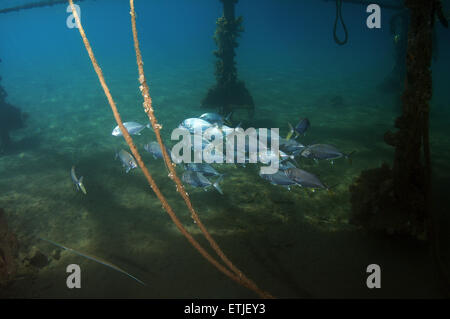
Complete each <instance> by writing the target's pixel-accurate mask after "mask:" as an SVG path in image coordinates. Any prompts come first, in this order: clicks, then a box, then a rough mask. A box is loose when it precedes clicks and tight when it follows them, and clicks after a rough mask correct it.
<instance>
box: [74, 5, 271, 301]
mask: <svg viewBox="0 0 450 319" xmlns="http://www.w3.org/2000/svg"><path fill="white" fill-rule="evenodd" d="M68 1H69V4H70V6H71V9H72V14H73V16H74V18H75V21H76V22H77V25H78V30H79V32H80V35H81V38H82V40H83V43H84V45H85V47H86V51H87V52H88V55H89V58H90V59H91V62H92V66H93V67H94V70H95V72H96V73H97V76H98V79H99V82H100V84H101V86H102V88H103V91H104V93H105V95H106V97H107V99H108V102H109V105H110V107H111V110H112V112H113V115H114V118H115V120H116V122H117V124H118V126H119V128H120V131H121V132H122V134H123V136H124V138H125V141H126V142H127V144H128V146H129V147H130V150H131V152H132V154H133V156H134V157H135V158H136V161H137V163H138V165H139V167H140V168H141V170H142V172H143V173H144V176H145V178H146V179H147V181H148V183H149V185H150V187H151V188H152V190H153V191H154V192H155V194H156V196H157V197H158V199H159V201H160V202H161V204H162V206H163V208H164V210H165V211H166V212H167V213H168V214H169V216H170V218H171V219H172V221H173V222H174V224H175V225H176V226H177V228H178V230H179V231H180V232H181V233H182V234H183V236H185V237H186V239H187V240H188V241H189V243H190V244H191V245H192V246H193V247H194V248H195V249H196V250H197V251H198V252H199V253H200V254H201V255H202V256H203V257H204V258H205V259H206V260H208V261H209V262H210V263H211V264H212V265H213V266H215V267H216V268H217V269H218V270H219V271H221V272H222V273H224V274H225V275H226V276H228V277H229V278H230V279H232V280H234V281H235V282H237V283H239V284H241V285H243V286H245V287H247V288H249V289H251V290H253V291H254V292H255V293H257V294H258V295H259V296H260V297H263V298H267V297H270V295H269V294H267V293H265V292H264V291H261V290H260V289H259V288H258V287H256V285H255V286H253V285H249V283H247V282H245V281H243V280H242V278H241V277H240V276H237V275H236V274H233V273H232V272H231V271H229V270H228V269H227V268H225V267H224V266H223V265H221V264H220V263H219V262H217V260H215V259H214V258H213V257H212V256H211V255H210V254H209V253H208V252H207V251H206V250H205V249H204V248H203V247H202V246H201V245H200V244H199V243H198V242H197V241H196V240H195V239H194V238H193V237H192V236H191V234H189V232H188V231H187V230H186V229H185V228H184V226H183V225H182V223H181V222H180V220H179V219H178V217H177V216H176V214H175V213H174V211H173V210H172V208H171V206H170V205H169V203H168V202H167V200H166V199H165V197H164V195H163V194H162V193H161V191H160V190H159V188H158V186H157V185H156V183H155V181H154V180H153V178H152V176H151V175H150V172H149V171H148V169H147V167H146V166H145V164H144V162H143V161H142V157H141V156H140V154H139V152H138V150H137V148H136V146H135V144H134V142H133V139H132V138H131V136H130V134H129V133H128V131H127V130H126V128H125V127H124V125H123V122H122V119H121V117H120V114H119V112H118V110H117V106H116V104H115V102H114V100H113V98H112V96H111V93H110V91H109V88H108V86H107V85H106V81H105V79H104V76H103V72H102V70H101V68H100V67H99V65H98V63H97V60H96V59H95V56H94V52H93V50H92V48H91V45H90V43H89V40H88V39H87V36H86V34H85V32H84V29H83V26H82V24H81V21H80V18H79V16H78V14H77V12H76V10H75V7H74V5H73V1H72V0H68ZM141 64H142V59H141ZM141 68H142V65H141ZM144 80H145V79H144ZM147 93H148V90H147ZM147 95H148V94H147ZM147 98H148V99H147V102H148V101H150V104H149V106H150V107H151V99H150V96H149V95H148V97H147ZM152 126H153V129H154V130H155V132H158V133H157V135H159V129H160V128H161V126H160V125H159V124H157V122H156V119H154V121H152ZM158 142H159V143H160V145H162V140H161V137H160V136H159V141H158ZM162 150H163V152H164V153H165V150H164V147H162ZM165 156H167V154H166V153H165ZM170 166H171V167H172V169H173V165H170ZM186 196H187V195H186Z"/></svg>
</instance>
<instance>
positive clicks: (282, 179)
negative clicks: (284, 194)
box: [259, 171, 297, 189]
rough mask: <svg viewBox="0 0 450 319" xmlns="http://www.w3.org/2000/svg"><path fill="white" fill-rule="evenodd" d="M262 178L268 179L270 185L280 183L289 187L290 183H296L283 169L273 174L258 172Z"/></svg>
mask: <svg viewBox="0 0 450 319" xmlns="http://www.w3.org/2000/svg"><path fill="white" fill-rule="evenodd" d="M259 176H261V177H262V178H263V179H265V180H267V181H269V182H270V183H271V184H272V185H280V186H284V187H287V188H288V189H289V187H290V186H292V185H297V183H296V182H295V181H293V180H292V179H290V178H289V177H288V176H287V175H286V174H285V172H284V171H278V172H276V173H274V174H261V173H260V174H259Z"/></svg>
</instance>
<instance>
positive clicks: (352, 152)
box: [344, 151, 356, 165]
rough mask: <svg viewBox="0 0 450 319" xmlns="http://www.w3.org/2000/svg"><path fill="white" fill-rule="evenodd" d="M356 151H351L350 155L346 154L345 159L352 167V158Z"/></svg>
mask: <svg viewBox="0 0 450 319" xmlns="http://www.w3.org/2000/svg"><path fill="white" fill-rule="evenodd" d="M355 152H356V151H351V152H350V153H348V154H344V156H345V158H346V159H347V160H348V162H349V163H350V165H352V158H351V156H352V155H353V154H354V153H355Z"/></svg>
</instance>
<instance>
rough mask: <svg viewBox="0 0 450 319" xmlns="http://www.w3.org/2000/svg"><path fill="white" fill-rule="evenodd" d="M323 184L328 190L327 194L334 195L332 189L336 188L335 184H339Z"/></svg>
mask: <svg viewBox="0 0 450 319" xmlns="http://www.w3.org/2000/svg"><path fill="white" fill-rule="evenodd" d="M323 185H324V186H325V188H326V190H327V191H328V194H330V195H334V194H335V192H334V190H333V189H334V188H336V186H338V185H339V184H334V185H333V186H328V185H327V184H323Z"/></svg>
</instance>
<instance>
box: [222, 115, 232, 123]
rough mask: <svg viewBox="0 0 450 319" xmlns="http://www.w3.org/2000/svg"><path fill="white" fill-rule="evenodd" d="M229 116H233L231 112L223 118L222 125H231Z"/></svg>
mask: <svg viewBox="0 0 450 319" xmlns="http://www.w3.org/2000/svg"><path fill="white" fill-rule="evenodd" d="M231 116H233V112H230V113H229V114H228V115H227V116H226V117H225V118H224V120H223V121H224V123H225V124H227V125H231Z"/></svg>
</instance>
